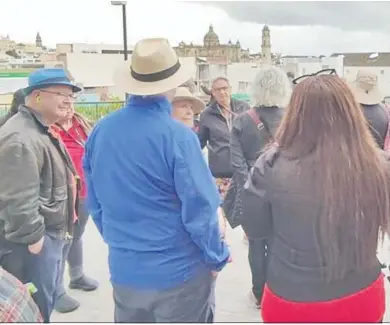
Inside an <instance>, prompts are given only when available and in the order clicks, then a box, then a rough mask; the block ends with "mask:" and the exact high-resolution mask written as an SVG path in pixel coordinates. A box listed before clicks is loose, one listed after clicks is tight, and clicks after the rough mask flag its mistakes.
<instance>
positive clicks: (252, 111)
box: [246, 107, 264, 129]
mask: <svg viewBox="0 0 390 325" xmlns="http://www.w3.org/2000/svg"><path fill="white" fill-rule="evenodd" d="M246 113H247V114H248V115H249V116H250V118H251V119H252V121H253V122H255V124H256V127H257V128H258V129H259V128H261V127H262V126H264V123H263V122H262V121H261V120H260V118H259V116H258V115H257V112H256V109H255V108H254V107H252V108H250V109H248V110H247V111H246Z"/></svg>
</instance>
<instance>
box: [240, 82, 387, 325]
mask: <svg viewBox="0 0 390 325" xmlns="http://www.w3.org/2000/svg"><path fill="white" fill-rule="evenodd" d="M275 140H276V143H277V145H276V144H275V145H273V146H272V147H271V148H270V149H269V150H268V151H267V152H266V153H265V154H264V155H262V156H261V157H260V158H259V159H258V161H257V162H256V164H255V167H254V169H253V170H252V172H251V174H250V177H249V180H248V182H247V184H246V188H245V191H244V197H243V205H244V211H245V213H244V220H243V227H244V230H245V231H246V232H247V234H248V237H249V238H255V239H256V238H268V239H269V242H270V249H269V265H268V272H267V284H266V288H265V290H264V295H263V301H262V316H263V320H264V321H265V322H379V321H381V320H382V318H383V315H384V312H385V291H384V277H383V274H382V273H381V267H380V263H379V261H378V259H377V256H376V249H377V246H378V241H379V240H378V234H380V233H382V234H388V233H389V220H390V208H389V202H390V195H389V185H388V184H389V180H390V178H389V170H390V162H389V158H388V156H386V154H385V153H383V152H382V151H381V150H380V149H379V148H378V146H377V145H376V143H375V141H374V139H373V137H372V135H371V134H370V131H369V129H368V127H367V125H366V122H365V118H364V116H363V113H362V111H361V109H360V107H359V104H358V103H357V102H356V100H355V98H354V95H353V93H352V91H351V89H350V88H349V87H348V85H347V84H346V83H345V82H344V81H343V80H342V79H340V78H339V77H337V76H332V75H327V76H325V75H321V76H311V77H308V78H306V79H305V80H303V81H302V82H300V83H299V84H298V85H296V87H295V89H294V92H293V94H292V98H291V101H290V104H289V106H288V108H287V112H286V114H285V116H284V117H283V119H282V123H281V126H280V128H279V130H278V132H277V134H276V136H275Z"/></svg>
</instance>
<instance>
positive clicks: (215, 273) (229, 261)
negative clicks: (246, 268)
mask: <svg viewBox="0 0 390 325" xmlns="http://www.w3.org/2000/svg"><path fill="white" fill-rule="evenodd" d="M232 261H233V259H232V256H231V255H229V258H228V260H227V262H228V263H231V262H232ZM218 273H219V272H218V271H211V275H212V276H213V277H214V278H216V277H217V276H218Z"/></svg>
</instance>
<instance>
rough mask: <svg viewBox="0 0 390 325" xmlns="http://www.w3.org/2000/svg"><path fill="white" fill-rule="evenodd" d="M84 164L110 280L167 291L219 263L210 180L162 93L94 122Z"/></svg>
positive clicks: (222, 249)
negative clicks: (160, 95)
mask: <svg viewBox="0 0 390 325" xmlns="http://www.w3.org/2000/svg"><path fill="white" fill-rule="evenodd" d="M84 169H85V176H86V183H87V188H88V205H89V209H90V213H91V215H92V219H93V220H94V222H95V224H96V226H97V228H98V229H99V231H100V233H101V234H102V236H103V238H104V240H105V242H106V243H107V244H108V246H109V266H110V272H111V281H112V282H113V283H115V284H119V285H128V286H132V287H135V288H139V289H168V288H171V287H175V286H177V285H180V284H181V283H183V282H185V281H187V280H188V279H189V278H191V277H194V276H196V275H197V274H199V273H200V272H204V270H205V269H209V270H216V271H219V270H221V269H222V268H223V267H224V266H225V264H226V263H227V260H228V257H229V250H228V248H227V247H226V245H225V244H224V243H223V242H221V240H220V234H219V227H218V219H217V215H216V211H217V208H218V206H219V204H220V199H219V195H218V191H217V188H216V185H215V183H214V180H213V178H212V176H211V173H210V171H209V169H208V166H207V164H206V162H205V160H204V158H203V156H202V152H201V149H200V145H199V141H198V138H197V136H196V134H195V133H194V132H192V131H191V129H190V128H188V127H187V126H185V125H183V124H182V123H180V122H177V121H175V120H173V119H172V118H171V104H170V103H169V102H168V100H167V99H166V98H165V97H157V96H155V97H146V98H145V97H141V96H132V97H131V98H130V100H129V101H128V103H127V105H126V106H125V107H124V108H122V109H120V110H118V111H116V112H114V113H112V114H110V115H109V116H107V117H105V118H104V119H102V120H100V121H99V122H98V124H97V125H96V127H95V128H94V130H93V132H92V134H91V135H90V137H89V139H88V141H87V143H86V148H85V157H84Z"/></svg>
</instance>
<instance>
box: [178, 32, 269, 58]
mask: <svg viewBox="0 0 390 325" xmlns="http://www.w3.org/2000/svg"><path fill="white" fill-rule="evenodd" d="M175 51H176V53H177V55H178V56H179V57H203V58H206V59H212V60H213V61H221V62H222V61H227V62H228V63H238V62H250V61H261V62H264V63H268V64H271V61H272V59H271V56H272V54H271V36H270V29H269V27H268V26H267V25H265V26H264V28H263V32H262V43H261V53H258V54H250V53H249V49H247V50H245V49H243V48H242V47H241V44H240V41H239V40H237V42H236V43H233V42H232V41H231V40H229V42H228V43H227V44H221V43H220V42H219V37H218V35H217V34H216V33H215V31H214V28H213V25H210V27H209V31H208V32H207V34H206V35H205V36H204V38H203V45H194V44H193V43H190V44H186V43H185V42H183V41H182V42H180V43H179V46H177V47H175Z"/></svg>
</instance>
